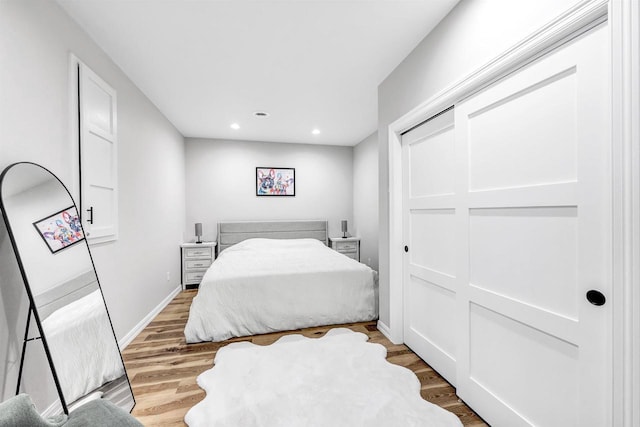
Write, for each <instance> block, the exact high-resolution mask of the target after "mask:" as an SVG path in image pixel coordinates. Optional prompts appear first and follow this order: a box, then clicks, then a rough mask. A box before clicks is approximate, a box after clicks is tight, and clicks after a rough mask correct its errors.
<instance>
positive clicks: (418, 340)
mask: <svg viewBox="0 0 640 427" xmlns="http://www.w3.org/2000/svg"><path fill="white" fill-rule="evenodd" d="M402 144H403V150H402V151H403V162H404V164H405V165H406V166H405V167H404V168H403V169H404V173H403V185H404V188H406V191H405V192H404V194H403V206H404V207H405V209H404V218H403V220H404V224H405V227H404V231H403V232H404V236H405V242H407V244H408V249H409V253H408V256H406V257H405V259H404V261H405V264H404V283H405V289H404V301H405V303H404V306H405V311H404V337H405V343H406V344H407V345H408V346H409V347H411V348H412V349H413V350H414V351H415V352H416V353H417V354H418V355H420V356H421V357H422V358H423V359H425V360H428V361H429V363H430V364H431V366H432V367H433V368H434V369H436V370H437V371H438V372H439V373H440V374H441V375H442V376H443V377H444V378H446V379H447V380H448V381H449V382H451V383H452V384H455V382H456V368H455V364H456V361H455V354H456V345H457V344H456V324H457V320H456V310H455V308H456V286H457V284H456V247H455V235H456V211H455V206H454V204H453V201H454V199H453V197H452V195H453V194H454V192H455V167H454V166H455V132H454V128H453V111H447V112H445V113H443V114H441V115H438V116H436V117H435V118H433V119H431V120H429V121H428V122H427V123H425V124H423V125H421V126H419V127H417V128H416V129H414V130H413V131H411V132H409V133H408V134H406V135H404V136H403V140H402Z"/></svg>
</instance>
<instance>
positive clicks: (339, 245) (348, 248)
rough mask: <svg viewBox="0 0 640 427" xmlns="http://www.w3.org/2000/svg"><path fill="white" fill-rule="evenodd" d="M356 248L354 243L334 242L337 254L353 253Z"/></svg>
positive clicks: (356, 245)
mask: <svg viewBox="0 0 640 427" xmlns="http://www.w3.org/2000/svg"><path fill="white" fill-rule="evenodd" d="M357 248H358V244H357V243H356V242H336V250H337V251H338V252H353V251H355V250H356V249H357Z"/></svg>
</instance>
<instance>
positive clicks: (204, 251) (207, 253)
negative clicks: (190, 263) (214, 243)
mask: <svg viewBox="0 0 640 427" xmlns="http://www.w3.org/2000/svg"><path fill="white" fill-rule="evenodd" d="M212 249H213V248H210V247H202V248H185V249H184V257H185V258H211V256H212V254H213V252H212Z"/></svg>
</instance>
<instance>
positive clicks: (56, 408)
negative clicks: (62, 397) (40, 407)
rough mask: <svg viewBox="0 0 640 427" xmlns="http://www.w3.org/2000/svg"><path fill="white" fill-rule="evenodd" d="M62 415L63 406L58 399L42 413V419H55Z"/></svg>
mask: <svg viewBox="0 0 640 427" xmlns="http://www.w3.org/2000/svg"><path fill="white" fill-rule="evenodd" d="M60 414H62V404H61V403H60V401H59V400H57V399H56V401H55V402H53V403H52V404H51V405H49V407H48V408H47V409H45V410H44V411H42V412H41V413H40V416H41V417H42V418H49V417H55V416H56V415H60Z"/></svg>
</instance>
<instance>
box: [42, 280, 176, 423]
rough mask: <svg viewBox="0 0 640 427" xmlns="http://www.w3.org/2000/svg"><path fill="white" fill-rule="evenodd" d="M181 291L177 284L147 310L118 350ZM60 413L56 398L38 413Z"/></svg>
mask: <svg viewBox="0 0 640 427" xmlns="http://www.w3.org/2000/svg"><path fill="white" fill-rule="evenodd" d="M181 291H182V285H179V286H178V287H176V288H175V289H174V290H172V291H171V293H170V294H169V295H167V297H166V298H165V299H163V300H162V301H161V302H160V304H158V305H157V306H156V307H155V308H154V309H153V310H151V312H149V314H147V315H146V316H145V317H144V318H143V319H142V320H141V321H140V322H139V323H138V324H137V325H136V326H134V328H133V329H132V330H130V331H129V333H127V334H126V335H125V336H124V337H122V339H121V340H119V341H118V346H120V350H124V349H125V348H126V347H127V346H128V345H129V344H131V341H133V340H134V338H135V337H137V336H138V334H139V333H140V332H142V330H143V329H144V328H146V327H147V325H148V324H149V323H151V321H152V320H153V318H154V317H156V316H157V315H158V313H160V312H161V311H162V309H163V308H165V307H166V306H167V305H168V304H169V303H170V302H171V301H172V300H173V298H175V296H176V295H178V294H179V293H180V292H181ZM61 413H62V404H61V403H60V401H59V400H58V399H56V401H55V402H53V403H52V404H51V405H49V406H48V407H47V409H45V410H44V411H42V412H41V413H40V415H42V417H44V418H48V417H54V416H56V415H58V414H61Z"/></svg>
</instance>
